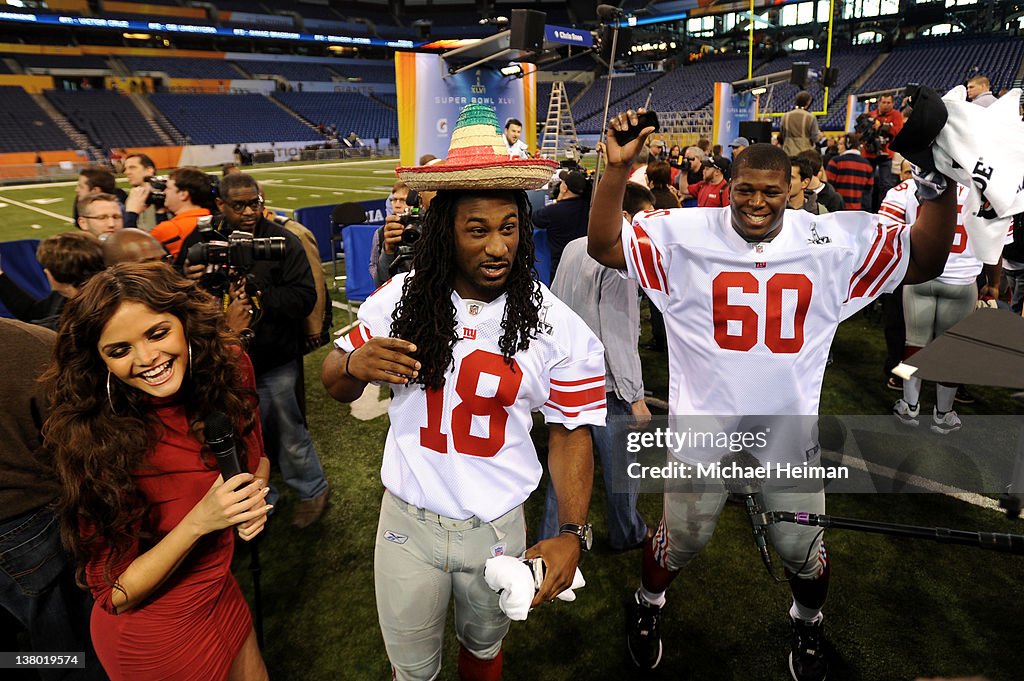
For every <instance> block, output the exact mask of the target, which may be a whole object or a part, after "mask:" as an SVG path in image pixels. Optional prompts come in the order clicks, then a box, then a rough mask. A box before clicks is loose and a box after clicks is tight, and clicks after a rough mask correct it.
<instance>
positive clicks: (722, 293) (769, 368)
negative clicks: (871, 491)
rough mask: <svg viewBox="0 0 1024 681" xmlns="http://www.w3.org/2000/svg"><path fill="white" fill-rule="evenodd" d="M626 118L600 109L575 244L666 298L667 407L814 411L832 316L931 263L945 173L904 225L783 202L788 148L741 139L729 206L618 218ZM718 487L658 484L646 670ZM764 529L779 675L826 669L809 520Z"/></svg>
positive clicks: (771, 504)
mask: <svg viewBox="0 0 1024 681" xmlns="http://www.w3.org/2000/svg"><path fill="white" fill-rule="evenodd" d="M631 125H632V126H636V125H637V112H634V111H629V112H626V113H620V114H618V115H617V116H614V117H613V118H612V119H611V121H610V123H609V126H608V135H607V161H608V165H607V170H606V172H605V175H604V177H603V178H602V180H601V184H600V186H599V187H598V188H597V190H596V193H595V197H594V203H593V205H592V207H591V212H590V227H589V234H588V251H589V253H590V255H591V256H592V257H593V258H595V259H596V260H597V261H598V262H600V263H602V264H603V265H606V266H608V267H614V268H617V269H619V270H622V271H624V272H625V273H626V275H627V276H629V277H631V278H634V279H636V280H637V281H638V282H639V283H640V286H641V287H643V289H644V290H645V291H646V292H647V294H648V296H649V297H650V299H651V300H652V302H653V303H654V304H655V305H656V306H657V307H658V308H659V309H661V311H662V312H663V313H664V316H665V326H666V329H667V335H668V352H669V367H670V370H669V371H670V375H669V412H670V415H672V416H686V417H692V416H706V415H718V416H720V417H721V416H735V417H744V416H752V415H793V416H801V415H803V416H813V415H815V414H817V411H818V402H819V397H820V392H821V383H822V377H823V375H824V371H825V363H826V358H827V356H828V349H829V345H830V344H831V341H832V338H833V335H834V333H835V330H836V327H837V326H838V324H839V323H840V322H841V321H842V320H844V319H846V318H847V317H849V316H850V315H852V314H853V313H854V312H856V311H857V310H859V309H861V308H862V307H864V306H865V305H867V304H868V303H869V302H870V301H871V300H873V299H874V298H875V297H877V296H878V295H880V294H881V293H885V292H887V291H892V290H893V289H895V288H896V286H897V285H898V284H899V283H900V282H904V283H917V282H922V281H927V280H929V279H932V278H933V277H935V276H937V275H938V274H939V273H941V272H942V268H943V265H944V263H945V261H946V256H947V254H948V253H949V249H950V243H951V242H952V239H953V233H954V229H955V225H956V189H955V186H954V183H953V182H949V183H948V185H946V186H944V185H943V182H942V180H944V178H942V177H941V176H936V175H933V177H932V180H933V181H932V182H927V183H920V182H919V186H921V185H922V184H926V185H927V187H928V188H929V189H930V193H928V194H927V195H926V196H925V200H923V201H922V202H921V211H920V213H919V215H918V218H917V221H916V222H915V224H914V225H913V227H912V228H909V227H907V226H905V225H891V226H887V227H886V226H882V225H880V224H879V220H878V217H877V216H875V215H870V214H868V213H863V212H857V211H851V212H845V213H838V214H830V215H811V214H810V213H808V212H806V211H795V210H786V200H787V196H788V195H789V189H790V165H789V159H788V158H787V156H786V154H785V152H783V151H782V150H781V149H779V148H776V147H773V146H772V145H769V144H754V145H751V146H750V147H748V148H747V149H745V150H744V152H743V154H742V155H740V156H739V157H738V158H737V159H736V160H735V161H734V163H733V167H732V186H731V191H730V203H729V206H728V207H723V208H688V209H682V210H679V209H677V210H656V211H649V212H647V213H640V214H637V215H636V216H635V217H634V220H633V222H632V224H629V223H625V222H623V221H622V220H621V218H620V216H619V213H618V212H617V207H618V206H619V205H621V202H622V195H623V190H624V188H625V186H626V181H627V179H628V176H629V168H630V164H631V163H632V162H633V159H634V157H635V156H636V154H637V152H638V151H639V150H640V149H641V148H642V147H643V145H644V141H645V139H646V137H647V135H648V134H650V133H651V132H652V131H653V128H647V129H644V130H642V131H640V134H639V136H638V137H637V138H636V139H634V140H632V141H629V142H628V143H626V144H624V145H623V144H619V143H618V141H617V140H616V138H615V133H616V132H617V131H625V130H627V129H628V128H629V127H630V126H631ZM812 437H813V436H812ZM794 453H795V454H797V455H798V456H799V457H800V459H801V460H804V458H805V457H806V461H807V463H809V464H812V465H816V464H817V463H818V461H819V460H820V450H819V449H818V448H817V446H816V443H813V444H812V445H811V446H810V448H808V449H806V450H804V449H801V450H800V451H798V452H794ZM762 463H767V464H769V465H771V464H772V463H774V462H773V461H767V462H765V461H763V460H762ZM675 489H680V490H681V491H678V492H677V491H674V490H675ZM727 496H728V495H727V492H726V490H725V488H724V486H722V485H721V484H719V485H718V487H715V486H714V485H705V486H701V487H697V486H693V487H692V488H687V487H686V486H685V484H684V485H680V486H679V487H678V488H674V489H673V491H672V492H667V493H666V494H665V496H664V506H663V514H662V519H661V523H660V525H659V526H658V529H657V531H656V532H655V533H654V534H653V536H652V537H651V538H650V539H649V540H648V541H647V542H646V543H645V546H644V551H643V571H642V579H641V584H640V588H639V589H638V590H637V592H636V595H635V598H634V599H633V606H632V611H631V613H630V615H629V620H628V623H629V634H628V637H627V643H628V648H629V651H630V653H631V656H632V658H633V661H634V662H635V663H636V664H637V666H639V667H641V668H645V669H653V668H654V667H656V666H657V665H658V663H659V662H660V661H661V655H662V645H661V637H660V634H659V620H660V616H661V608H662V606H663V605H664V603H665V592H666V591H667V589H668V587H669V585H670V584H671V583H672V581H673V580H674V579H675V577H676V576H677V575H678V574H679V571H680V570H681V569H682V568H683V567H684V566H685V565H686V564H687V563H688V562H689V561H690V560H692V559H693V558H694V557H696V556H697V555H698V554H699V553H700V552H701V551H702V549H703V548H704V546H705V545H706V544H707V542H708V541H709V540H710V538H711V535H712V533H713V532H714V528H715V525H716V523H717V521H718V517H719V515H720V514H721V512H722V508H723V506H724V504H725V501H726V498H727ZM763 503H764V505H765V506H766V510H788V511H806V512H812V513H823V512H824V510H825V494H824V491H823V489H820V488H819V489H816V490H809V491H801V492H792V493H780V492H778V491H775V492H769V491H765V493H764V495H763ZM767 533H768V539H769V540H770V541H771V542H772V544H773V545H774V547H775V549H776V551H777V552H778V554H779V556H780V558H781V559H782V562H783V564H784V565H785V568H786V576H787V578H788V582H789V585H790V587H791V589H792V593H793V601H792V606H791V607H790V610H789V617H790V618H791V620H792V632H793V634H792V645H791V651H790V655H789V660H788V664H789V670H790V674H791V675H792V677H793V679H795V680H796V681H811V680H814V681H821V680H822V679H824V678H825V677H826V674H827V669H828V663H827V656H826V654H825V652H824V649H823V647H822V644H823V642H824V641H823V630H822V614H821V609H822V606H823V605H824V602H825V596H826V593H827V590H828V579H829V562H828V557H827V554H826V552H825V549H824V545H823V544H822V542H821V541H820V534H819V530H817V529H816V528H810V527H803V526H797V525H783V524H778V525H769V526H768V532H767Z"/></svg>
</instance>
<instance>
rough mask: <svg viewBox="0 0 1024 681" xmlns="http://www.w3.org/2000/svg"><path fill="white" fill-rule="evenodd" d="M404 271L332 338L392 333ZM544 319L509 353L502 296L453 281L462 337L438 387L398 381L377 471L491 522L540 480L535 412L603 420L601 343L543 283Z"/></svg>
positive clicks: (424, 497) (576, 421) (415, 494)
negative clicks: (469, 295)
mask: <svg viewBox="0 0 1024 681" xmlns="http://www.w3.org/2000/svg"><path fill="white" fill-rule="evenodd" d="M406 276H408V275H405V274H400V275H398V276H396V277H394V278H393V279H391V281H389V282H388V283H387V284H385V285H384V286H382V287H381V288H379V289H378V290H377V291H376V292H375V293H374V294H373V295H372V296H370V297H369V298H368V299H367V300H366V302H365V303H363V304H362V306H361V307H360V308H359V322H358V324H357V325H356V327H355V328H354V329H353V330H352V332H351V333H349V334H348V335H347V336H343V337H341V338H339V339H337V340H336V341H335V345H336V346H337V347H338V348H340V349H342V350H345V351H347V352H348V351H351V350H353V349H355V348H358V347H360V346H362V345H363V344H364V343H365V342H366V341H367V340H369V339H370V338H372V337H374V336H390V335H391V325H392V317H391V315H392V312H393V311H394V309H395V307H396V306H397V305H398V302H399V300H400V299H401V296H402V284H403V282H404V281H405V278H406ZM538 286H540V289H541V292H542V294H543V297H544V299H543V303H542V307H541V310H540V319H541V323H540V328H539V330H538V333H537V337H536V338H535V339H534V340H533V341H532V342H531V343H530V347H529V348H528V349H526V350H521V351H519V352H517V353H516V355H515V356H514V357H513V362H514V366H513V367H510V366H509V365H508V364H506V363H505V360H504V358H503V357H502V354H501V350H500V348H499V346H498V341H499V340H500V339H501V336H502V319H503V317H504V314H505V296H504V295H502V296H500V297H499V298H497V299H496V300H494V301H493V302H491V303H483V302H480V301H473V300H464V299H462V298H461V297H460V296H459V294H458V293H456V292H454V291H452V298H451V301H452V304H453V305H454V306H455V309H456V320H457V324H458V327H457V328H458V333H459V335H460V337H461V338H460V340H459V341H458V342H456V343H455V346H454V348H453V349H452V354H453V360H454V361H453V365H452V366H451V367H450V368H449V370H448V374H447V379H446V381H445V385H444V387H443V388H442V389H441V390H438V391H434V390H424V389H423V387H422V386H420V385H410V386H403V385H394V386H391V387H392V389H393V390H394V397H393V399H392V400H391V407H390V408H389V410H388V415H389V417H390V418H391V427H390V428H389V429H388V435H387V442H386V443H385V445H384V462H383V465H382V466H381V480H382V481H383V482H384V486H385V487H387V489H389V490H390V491H391V492H392V493H393V494H395V495H396V496H398V497H399V498H401V499H403V500H404V501H406V502H408V503H410V504H414V505H416V506H419V507H421V508H425V509H427V510H430V511H433V512H435V513H438V514H440V515H443V516H447V517H449V518H457V519H466V518H470V517H472V516H476V517H478V518H480V519H481V520H483V521H486V522H490V521H491V520H494V519H495V518H497V517H499V516H502V515H504V514H505V513H507V512H508V511H510V510H511V509H513V508H515V507H516V506H518V505H520V504H522V503H523V502H524V501H525V500H526V498H527V497H528V496H530V493H531V492H533V490H534V489H536V488H537V484H538V483H539V482H540V477H541V464H540V462H539V461H538V460H537V452H536V450H535V449H534V446H533V441H532V440H531V439H530V429H531V428H532V426H533V417H532V414H531V412H532V411H534V410H540V412H541V413H542V414H543V415H544V420H545V422H547V423H559V424H563V425H564V426H566V427H567V428H570V429H573V428H576V427H577V426H583V425H598V426H603V425H604V424H605V413H606V408H605V386H604V373H605V367H604V346H602V345H601V341H599V340H598V339H597V336H595V335H594V333H593V332H592V331H591V330H590V329H589V328H588V327H587V325H586V324H585V323H584V322H583V320H582V319H580V318H579V316H577V315H576V313H575V312H573V311H572V310H571V309H569V307H568V306H566V305H565V303H563V302H562V301H560V300H559V299H558V298H556V297H555V296H554V295H552V294H551V292H550V291H549V290H548V289H547V287H545V286H544V285H543V284H539V283H538Z"/></svg>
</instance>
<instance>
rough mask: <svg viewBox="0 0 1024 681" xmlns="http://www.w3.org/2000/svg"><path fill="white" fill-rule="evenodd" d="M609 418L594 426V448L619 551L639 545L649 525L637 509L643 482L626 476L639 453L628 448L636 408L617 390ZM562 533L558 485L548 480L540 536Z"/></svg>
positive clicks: (613, 539)
mask: <svg viewBox="0 0 1024 681" xmlns="http://www.w3.org/2000/svg"><path fill="white" fill-rule="evenodd" d="M607 397H608V421H607V424H608V425H606V426H604V427H601V426H590V434H591V437H592V438H593V440H594V449H596V450H597V455H598V456H599V457H600V458H601V469H602V471H603V473H604V493H605V499H607V502H608V503H607V505H608V542H609V544H611V547H612V548H613V549H615V550H622V549H627V548H630V547H632V546H635V545H636V544H639V543H640V542H641V541H642V540H643V538H644V536H645V535H646V534H647V525H646V523H644V519H643V518H641V517H640V514H639V513H638V512H637V510H636V499H637V496H638V495H639V493H640V481H639V480H634V479H632V478H630V477H629V476H628V475H626V469H627V467H628V466H629V464H630V463H633V462H635V461H636V455H635V454H630V453H629V452H627V451H626V430H627V428H628V424H629V423H630V417H631V416H632V415H633V411H632V409H631V408H630V405H629V403H628V402H625V401H623V400H620V399H619V398H618V397H617V396H616V395H615V393H613V392H609V393H608V395H607ZM556 534H558V500H557V499H556V498H555V488H554V487H553V486H552V485H551V483H548V493H547V498H546V499H545V500H544V519H543V520H542V521H541V524H540V539H548V538H550V537H554V536H555V535H556Z"/></svg>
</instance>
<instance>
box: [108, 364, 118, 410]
mask: <svg viewBox="0 0 1024 681" xmlns="http://www.w3.org/2000/svg"><path fill="white" fill-rule="evenodd" d="M107 402H108V403H109V404H110V411H111V413H113V414H114V416H120V414H118V413H117V409H115V408H114V392H113V390H112V389H111V387H110V369H107Z"/></svg>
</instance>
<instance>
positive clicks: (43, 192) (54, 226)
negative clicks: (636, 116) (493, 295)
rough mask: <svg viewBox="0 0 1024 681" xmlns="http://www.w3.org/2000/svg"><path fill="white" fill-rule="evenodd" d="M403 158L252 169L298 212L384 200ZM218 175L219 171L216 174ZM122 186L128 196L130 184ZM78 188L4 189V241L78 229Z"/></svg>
mask: <svg viewBox="0 0 1024 681" xmlns="http://www.w3.org/2000/svg"><path fill="white" fill-rule="evenodd" d="M397 163H398V161H397V159H374V160H366V161H362V160H360V161H342V162H329V163H290V164H283V165H274V166H260V167H258V168H246V169H245V170H246V172H248V173H251V174H252V175H253V176H254V177H256V179H258V180H259V181H260V183H261V184H262V186H263V192H264V195H265V196H266V199H267V203H268V205H269V206H270V207H272V208H274V209H276V210H281V211H293V210H296V209H298V208H304V207H307V206H318V205H323V204H331V203H341V202H343V201H362V200H366V199H380V198H384V197H386V196H387V195H388V192H390V191H391V185H392V184H394V181H395V179H396V178H395V166H396V165H397ZM210 172H218V173H219V169H210ZM118 186H120V187H122V188H123V189H125V190H126V191H127V189H128V183H127V182H126V181H125V180H124V179H123V178H121V179H119V181H118ZM74 200H75V183H74V182H73V181H72V182H52V183H48V184H37V185H21V186H11V187H0V241H13V240H15V239H40V238H44V237H47V236H50V235H51V234H56V233H58V232H61V231H64V230H66V229H75V226H74V225H72V224H71V215H72V211H73V210H74Z"/></svg>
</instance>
